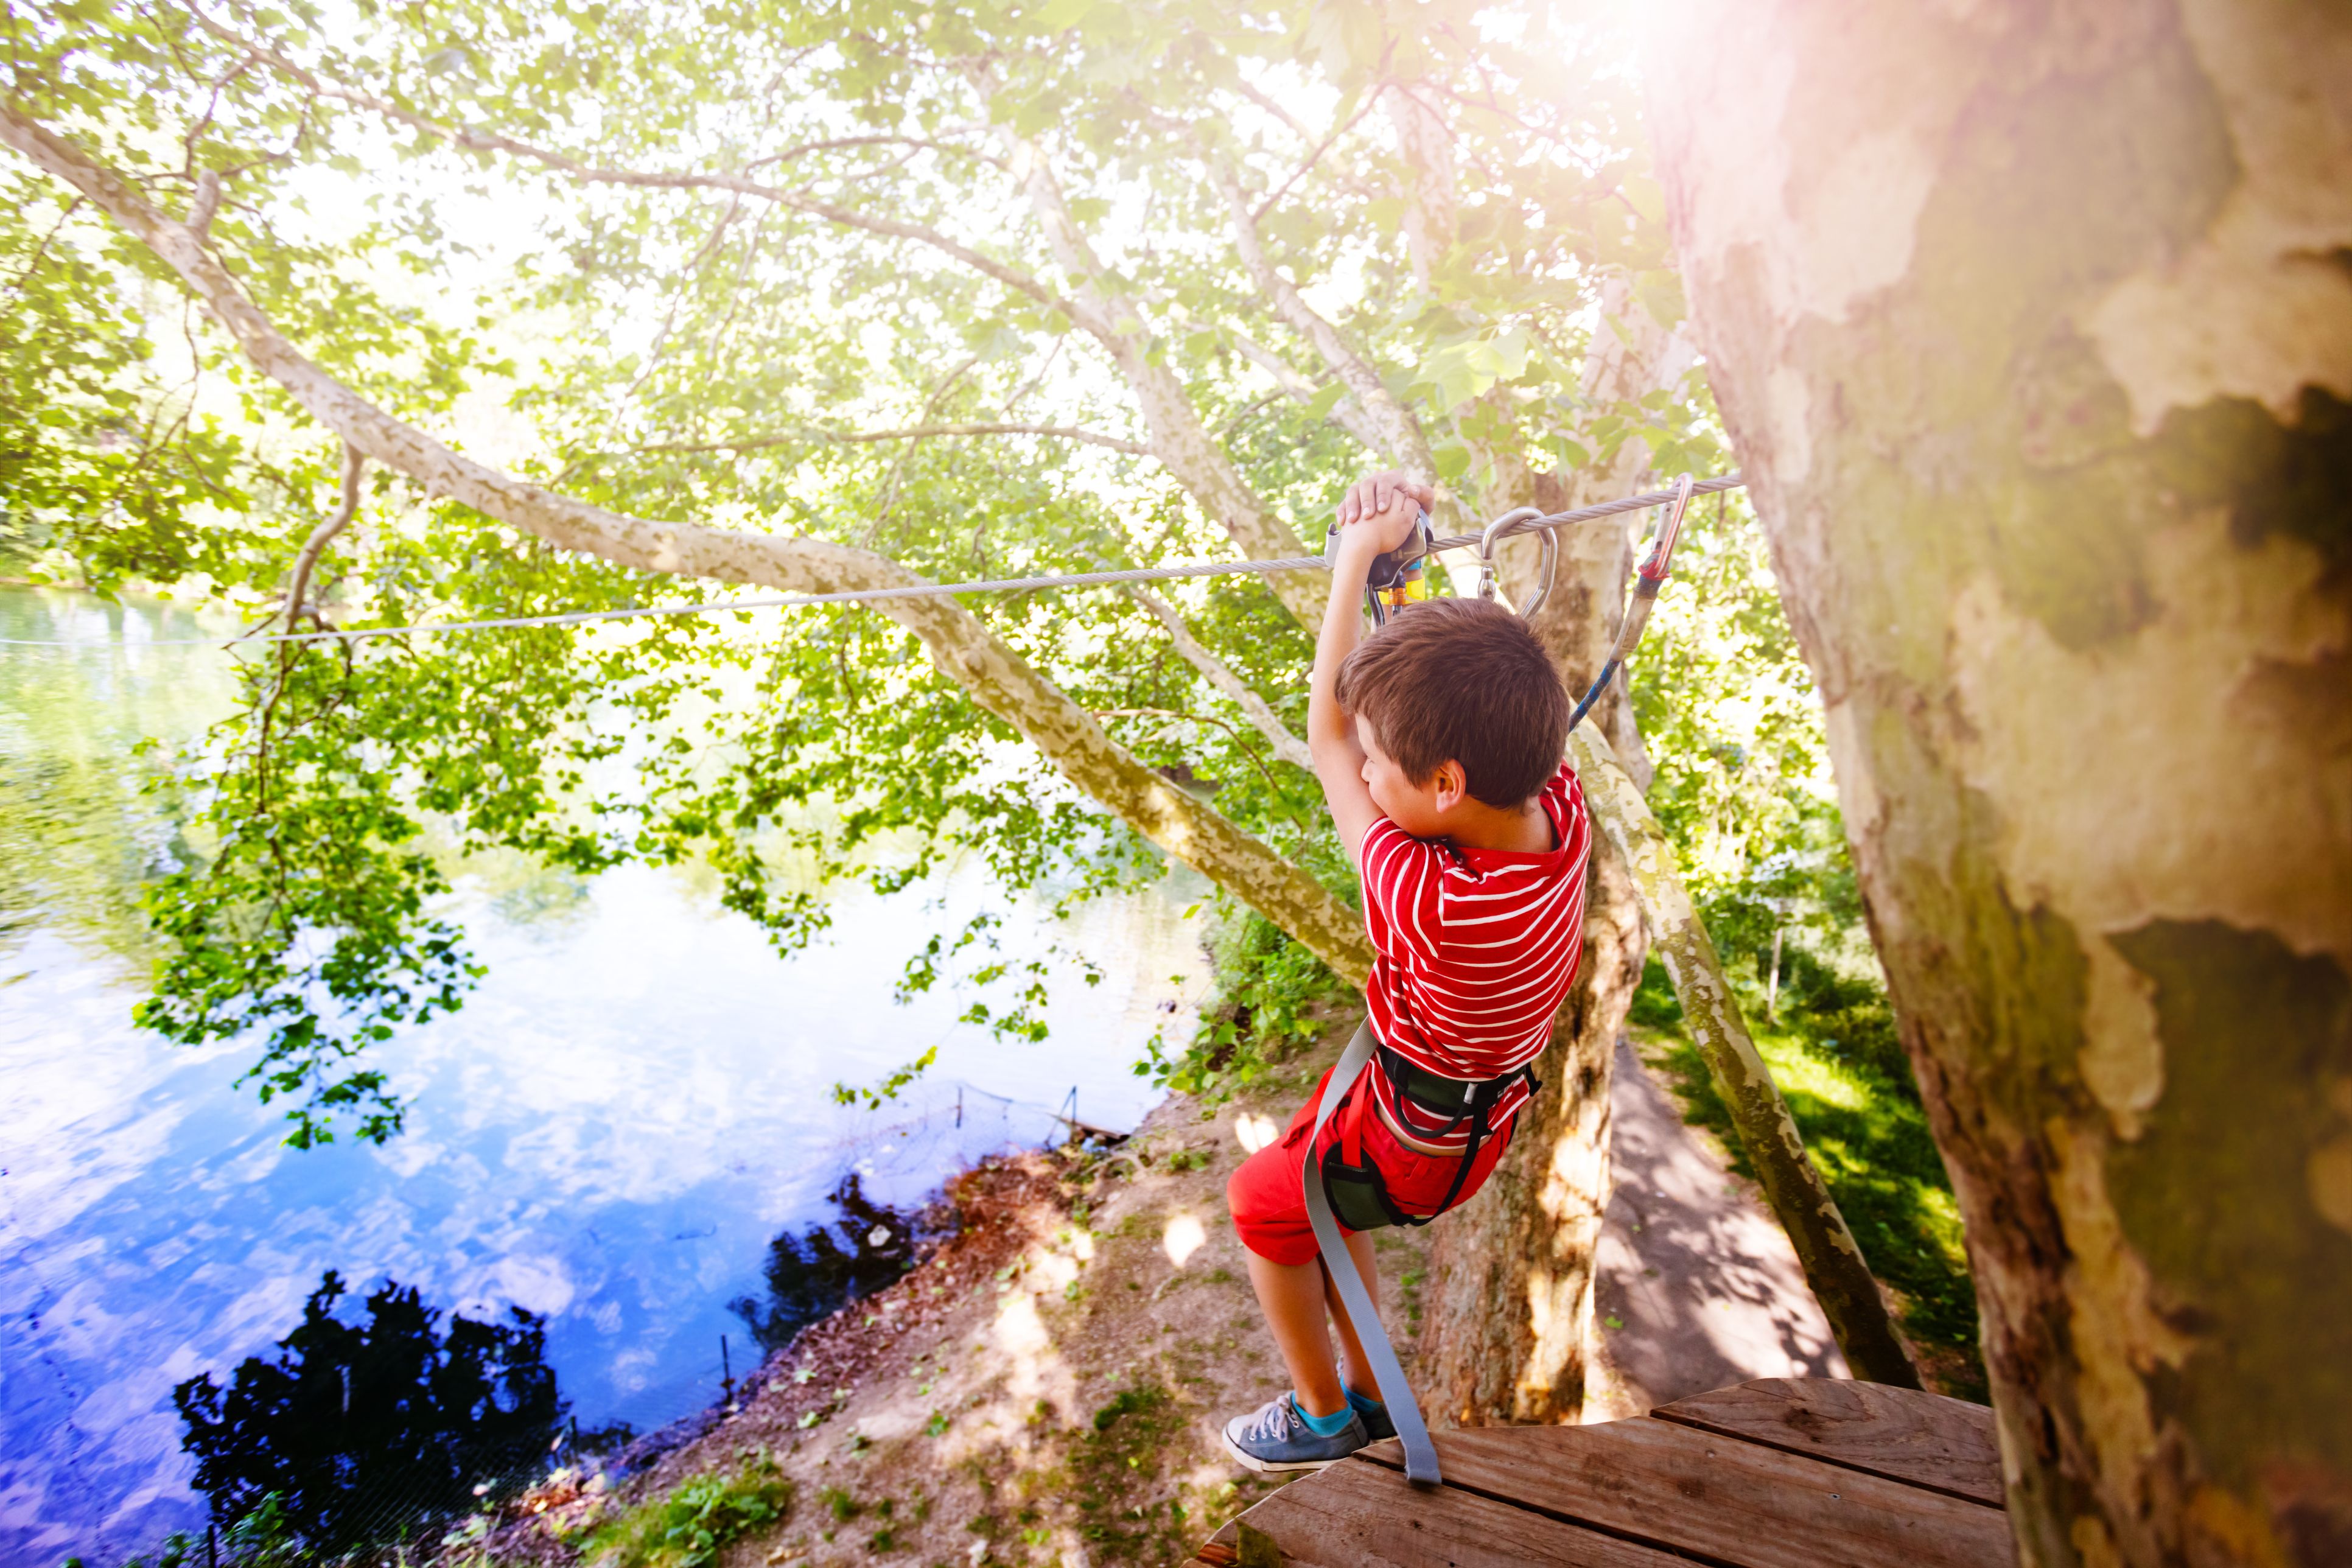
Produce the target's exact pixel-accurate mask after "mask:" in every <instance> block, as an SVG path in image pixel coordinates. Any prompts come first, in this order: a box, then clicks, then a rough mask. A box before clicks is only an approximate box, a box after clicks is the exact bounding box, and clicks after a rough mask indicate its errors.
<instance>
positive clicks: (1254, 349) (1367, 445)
mask: <svg viewBox="0 0 2352 1568" xmlns="http://www.w3.org/2000/svg"><path fill="white" fill-rule="evenodd" d="M1222 330H1223V332H1224V334H1225V336H1227V337H1228V338H1231V339H1232V340H1233V344H1234V347H1235V348H1237V349H1239V350H1241V353H1242V358H1244V359H1245V360H1247V361H1249V362H1250V363H1252V364H1254V365H1255V366H1257V367H1258V369H1260V370H1262V371H1264V372H1265V374H1268V375H1270V376H1272V377H1274V383H1275V384H1276V386H1279V387H1280V388H1282V390H1283V394H1284V395H1286V396H1287V397H1290V398H1291V399H1293V400H1294V401H1297V402H1299V403H1312V402H1314V401H1315V398H1316V395H1317V394H1318V393H1320V392H1321V391H1322V390H1323V389H1322V388H1321V387H1320V386H1318V385H1317V384H1315V383H1314V382H1312V381H1309V380H1308V379H1307V377H1306V375H1305V374H1302V373H1301V372H1300V371H1299V369H1298V367H1297V365H1295V364H1292V363H1290V362H1289V361H1288V360H1286V359H1285V358H1283V357H1282V356H1281V355H1280V354H1278V353H1275V352H1274V351H1273V350H1272V349H1270V348H1268V347H1266V346H1265V344H1264V343H1262V342H1258V341H1257V340H1256V339H1255V338H1254V337H1251V336H1250V335H1249V334H1248V333H1247V332H1244V331H1240V330H1239V329H1238V328H1234V327H1226V328H1223V329H1222ZM1326 417H1328V419H1329V420H1330V421H1331V423H1333V424H1334V425H1337V426H1339V428H1340V429H1342V430H1345V431H1346V432H1347V433H1348V434H1349V435H1350V436H1352V437H1355V438H1356V443H1357V445H1359V446H1360V447H1363V449H1364V450H1365V451H1367V452H1370V454H1371V455H1372V456H1373V457H1375V458H1381V457H1385V456H1386V455H1387V451H1388V448H1387V445H1386V443H1384V442H1383V441H1382V440H1381V429H1380V426H1377V425H1375V424H1373V423H1372V421H1371V418H1370V416H1369V415H1367V414H1366V413H1365V412H1364V405H1362V404H1360V403H1359V402H1357V401H1356V400H1355V398H1353V397H1351V396H1342V397H1341V398H1340V399H1339V402H1337V403H1335V404H1333V405H1331V412H1330V413H1329V415H1328V416H1326Z"/></svg>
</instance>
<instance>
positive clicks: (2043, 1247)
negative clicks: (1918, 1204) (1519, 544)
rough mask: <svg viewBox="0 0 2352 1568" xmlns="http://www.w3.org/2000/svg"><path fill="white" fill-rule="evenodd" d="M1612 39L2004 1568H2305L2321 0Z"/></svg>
mask: <svg viewBox="0 0 2352 1568" xmlns="http://www.w3.org/2000/svg"><path fill="white" fill-rule="evenodd" d="M1657 47H1658V48H1659V51H1660V52H1659V54H1658V56H1657V59H1658V61H1659V68H1658V69H1657V71H1656V72H1655V73H1654V95H1653V96H1654V104H1655V115H1656V128H1657V132H1658V137H1659V142H1660V147H1659V153H1660V163H1661V164H1662V166H1663V168H1664V173H1665V175H1666V181H1667V186H1668V190H1669V194H1670V202H1671V205H1672V212H1673V218H1674V224H1675V237H1676V242H1677V246H1678V247H1679V251H1680V255H1681V258H1682V263H1683V267H1684V270H1685V279H1686V281H1687V283H1688V286H1689V288H1690V291H1691V297H1692V300H1693V304H1694V308H1695V310H1696V321H1697V322H1698V325H1699V329H1700V334H1701V337H1702V339H1703V342H1704V344H1705V347H1706V351H1707V353H1708V355H1709V358H1710V361H1711V364H1712V370H1713V374H1714V377H1715V385H1716V390H1717V395H1718V396H1719V398H1720V400H1721V403H1722V406H1723V410H1724V414H1725V417H1726V418H1727V421H1728V423H1729V426H1730V428H1731V432H1732V435H1733V437H1734V438H1735V440H1736V442H1737V444H1738V448H1739V455H1740V461H1741V466H1742V468H1745V469H1746V471H1747V474H1748V482H1749V485H1750V487H1751V489H1752V490H1753V493H1754V495H1755V497H1756V500H1757V504H1758V510H1759V512H1760V513H1761V515H1762V517H1763V519H1764V521H1765V525H1766V527H1767V529H1768V530H1769V534H1770V537H1771V541H1772V547H1773V557H1774V563H1775V565H1776V568H1777V570H1778V572H1779V574H1780V582H1781V588H1782V593H1783V595H1785V598H1786V602H1787V605H1788V608H1789V611H1790V621H1791V623H1792V624H1793V626H1795V628H1796V631H1797V635H1798V637H1799V638H1800V640H1801V643H1802V645H1803V647H1804V650H1805V655H1806V658H1807V659H1808V661H1809V662H1810V664H1811V667H1812V669H1813V671H1814V674H1815V675H1816V677H1817V678H1818V679H1819V681H1820V684H1821V689H1822V697H1823V700H1824V701H1825V703H1826V704H1827V708H1828V712H1829V731H1830V736H1831V742H1832V751H1833V756H1834V761H1835V763H1836V767H1837V772H1838V779H1839V785H1840V789H1841V791H1842V793H1843V798H1844V802H1845V813H1846V823H1847V827H1848V831H1849V833H1850V835H1851V836H1852V841H1853V850H1854V858H1855V863H1856V866H1857V868H1858V869H1859V871H1860V873H1861V877H1862V882H1863V888H1864V894H1865V897H1866V900H1867V903H1868V908H1869V910H1870V915H1871V921H1872V926H1873V930H1874V933H1875V935H1876V937H1877V940H1878V945H1879V951H1880V953H1881V955H1882V956H1883V958H1884V959H1885V965H1886V970H1887V973H1888V976H1889V980H1890V982H1891V984H1892V987H1893V991H1894V994H1895V1003H1896V1007H1897V1010H1898V1012H1899V1014H1900V1016H1901V1018H1902V1024H1903V1033H1904V1039H1905V1043H1906V1047H1908V1049H1909V1051H1910V1054H1911V1058H1912V1061H1913V1064H1914V1066H1915V1067H1916V1070H1917V1072H1918V1076H1919V1080H1920V1088H1921V1090H1922V1092H1923V1095H1924V1097H1925V1100H1926V1102H1927V1108H1928V1112H1929V1116H1930V1119H1931V1122H1932V1125H1933V1127H1934V1130H1935V1133H1936V1138H1937V1142H1938V1144H1939V1145H1940V1147H1941V1148H1942V1150H1943V1154H1944V1159H1945V1163H1946V1164H1947V1165H1948V1168H1949V1169H1950V1171H1951V1173H1952V1177H1953V1181H1954V1185H1955V1188H1956V1190H1957V1192H1958V1198H1959V1203H1960V1208H1961V1212H1962V1215H1963V1216H1964V1218H1965V1220H1966V1223H1967V1226H1968V1232H1969V1251H1970V1255H1971V1258H1972V1259H1973V1262H1974V1266H1975V1270H1976V1279H1977V1288H1978V1300H1979V1308H1980V1310H1981V1313H1982V1318H1983V1324H1984V1350H1985V1361H1986V1364H1987V1368H1988V1370H1989V1372H1990V1376H1991V1383H1992V1390H1993V1400H1994V1404H1995V1406H1996V1407H1997V1409H1998V1411H1999V1413H2000V1427H2001V1433H2002V1443H2003V1448H2004V1452H2005V1458H2006V1464H2007V1468H2008V1471H2009V1474H2010V1476H2011V1483H2010V1516H2011V1521H2013V1524H2014V1526H2015V1528H2016V1530H2017V1532H2018V1537H2019V1541H2020V1544H2021V1552H2022V1556H2023V1559H2024V1561H2025V1562H2026V1563H2029V1564H2059V1563H2090V1564H2108V1563H2134V1564H2155V1563H2265V1564H2270V1563H2301V1564H2304V1565H2305V1568H2318V1565H2320V1564H2322V1563H2330V1564H2341V1563H2346V1562H2352V1415H2347V1412H2352V528H2347V515H2352V406H2348V404H2352V268H2347V263H2346V258H2347V255H2352V180H2347V177H2346V174H2345V171H2346V170H2347V169H2352V112H2347V103H2352V98H2347V90H2346V84H2347V82H2352V12H2347V11H2346V10H2345V9H2344V8H2343V7H2341V6H2319V5H2288V4H2285V3H2284V0H2249V3H2246V4H2241V5H2222V4H2220V3H2218V0H2189V3H2183V0H2147V3H2144V4H2139V5H2114V6H2094V7H2058V6H2052V7H2030V6H2021V5H2006V6H1992V7H1977V8H1975V9H1950V8H1948V9H1944V10H1935V11H1920V10H1884V11H1871V10H1868V9H1863V10H1855V9H1853V8H1850V7H1849V8H1832V7H1825V6H1817V5H1800V4H1795V3H1794V0H1760V3H1757V4H1737V5H1735V4H1729V3H1727V0H1709V3H1706V4H1698V5H1691V6H1689V7H1687V8H1686V9H1685V12H1684V13H1683V15H1682V19H1681V21H1680V22H1679V23H1678V24H1677V25H1676V26H1674V27H1671V28H1668V29H1664V30H1662V31H1661V33H1660V36H1659V37H1658V40H1657Z"/></svg>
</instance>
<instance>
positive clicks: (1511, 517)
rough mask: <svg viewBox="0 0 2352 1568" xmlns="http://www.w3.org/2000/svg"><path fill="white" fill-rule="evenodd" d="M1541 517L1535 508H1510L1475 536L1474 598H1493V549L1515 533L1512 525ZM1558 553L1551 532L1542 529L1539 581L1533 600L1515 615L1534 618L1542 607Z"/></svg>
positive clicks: (1519, 608)
mask: <svg viewBox="0 0 2352 1568" xmlns="http://www.w3.org/2000/svg"><path fill="white" fill-rule="evenodd" d="M1541 516H1543V512H1542V510H1540V509H1538V508H1536V507H1531V506H1521V507H1513V508H1512V509H1511V510H1508V511H1507V512H1505V513H1504V514H1503V515H1502V516H1500V517H1498V518H1496V520H1495V521H1492V522H1490V523H1488V524H1487V525H1486V531H1485V532H1483V533H1481V534H1480V535H1479V536H1478V596H1479V597H1480V598H1482V599H1491V598H1493V597H1495V585H1496V576H1497V564H1496V560H1495V549H1496V546H1497V545H1499V544H1501V543H1502V542H1503V541H1504V540H1506V539H1508V538H1510V537H1511V536H1512V535H1513V534H1514V533H1516V532H1517V531H1518V530H1517V526H1516V525H1517V524H1519V523H1522V522H1526V521H1529V520H1531V519H1534V518H1538V517H1541ZM1558 561H1559V543H1558V542H1557V541H1555V540H1554V539H1553V538H1552V531H1551V530H1550V529H1549V528H1547V529H1545V530H1544V531H1543V580H1542V582H1541V583H1540V584H1538V585H1537V588H1536V596H1535V597H1534V598H1532V599H1530V600H1528V602H1527V603H1526V604H1524V605H1518V606H1517V614H1518V615H1520V616H1532V615H1534V614H1535V613H1536V611H1537V610H1538V609H1539V608H1540V607H1542V605H1543V602H1544V601H1545V600H1546V599H1548V598H1549V597H1550V596H1551V574H1552V569H1553V567H1554V566H1555V565H1556V564H1557V563H1558Z"/></svg>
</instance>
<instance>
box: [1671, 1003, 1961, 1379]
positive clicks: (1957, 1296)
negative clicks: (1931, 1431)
mask: <svg viewBox="0 0 2352 1568" xmlns="http://www.w3.org/2000/svg"><path fill="white" fill-rule="evenodd" d="M1803 978H1804V979H1805V980H1807V981H1809V982H1811V984H1807V985H1804V986H1798V985H1791V986H1790V988H1788V989H1785V990H1784V991H1783V992H1782V993H1781V1002H1782V1007H1781V1012H1780V1021H1779V1025H1778V1026H1777V1027H1776V1026H1769V1025H1766V1024H1765V1023H1764V1022H1763V1014H1764V1008H1763V1005H1762V1000H1763V999H1762V998H1761V996H1750V995H1744V994H1743V996H1742V997H1741V1006H1742V1011H1743V1012H1744V1013H1745V1014H1746V1015H1747V1016H1748V1029H1749V1031H1750V1033H1752V1034H1753V1035H1754V1037H1755V1039H1756V1048H1757V1049H1758V1051H1759V1052H1760V1053H1761V1054H1762V1056H1763V1058H1764V1061H1765V1065H1766V1066H1768V1067H1769V1068H1771V1069H1772V1077H1773V1079H1774V1081H1776V1082H1777V1083H1778V1084H1779V1085H1780V1093H1781V1096H1782V1098H1784V1099H1785V1100H1787V1101H1788V1102H1789V1113H1790V1115H1791V1116H1793V1117H1794V1118H1795V1119H1796V1122H1797V1130H1798V1131H1799V1132H1801V1133H1802V1134H1803V1135H1804V1140H1805V1148H1806V1150H1807V1151H1808V1152H1810V1153H1811V1155H1812V1158H1813V1163H1814V1164H1815V1165H1816V1166H1817V1167H1819V1168H1820V1170H1821V1173H1822V1180H1823V1181H1824V1182H1826V1183H1827V1184H1829V1189H1830V1195H1831V1196H1832V1197H1833V1198H1835V1199H1836V1200H1837V1205H1838V1208H1839V1210H1840V1211H1841V1212H1843V1214H1844V1215H1845V1222H1846V1225H1847V1226H1848V1228H1850V1229H1851V1230H1852V1231H1853V1237H1854V1240H1855V1241H1856V1242H1857V1243H1859V1244H1860V1245H1861V1247H1862V1251H1863V1257H1864V1260H1865V1261H1867V1262H1868V1263H1869V1265H1870V1269H1871V1272H1872V1273H1873V1274H1874V1275H1876V1276H1877V1277H1878V1279H1880V1280H1882V1281H1883V1282H1885V1284H1888V1285H1891V1286H1893V1287H1894V1288H1895V1290H1896V1291H1897V1292H1898V1293H1899V1295H1900V1297H1901V1300H1902V1307H1903V1312H1902V1322H1903V1331H1904V1332H1905V1333H1906V1335H1908V1336H1909V1337H1910V1339H1911V1341H1912V1342H1913V1344H1914V1346H1915V1348H1916V1350H1917V1351H1918V1352H1919V1353H1920V1356H1921V1359H1922V1360H1923V1361H1925V1362H1926V1363H1927V1365H1925V1366H1924V1367H1923V1368H1922V1371H1923V1372H1925V1373H1927V1376H1928V1379H1929V1381H1930V1382H1931V1383H1935V1384H1940V1385H1941V1386H1942V1389H1943V1392H1945V1393H1947V1394H1955V1395H1958V1396H1959V1397H1961V1398H1965V1399H1975V1400H1979V1401H1981V1400H1983V1399H1984V1398H1985V1374H1984V1363H1983V1361H1982V1359H1981V1358H1980V1356H1979V1352H1978V1347H1977V1306H1976V1288H1975V1285H1974V1283H1973V1282H1972V1280H1971V1279H1970V1278H1969V1262H1968V1251H1967V1248H1966V1247H1965V1246H1964V1245H1963V1243H1962V1239H1961V1231H1960V1215H1959V1207H1958V1204H1957V1203H1956V1202H1955V1201H1954V1199H1953V1196H1952V1187H1951V1183H1950V1181H1949V1180H1948V1179H1947V1177H1946V1176H1945V1173H1944V1163H1943V1159H1942V1157H1941V1156H1940V1155H1939V1154H1937V1152H1936V1142H1935V1139H1934V1138H1933V1137H1932V1136H1931V1135H1930V1134H1929V1132H1928V1131H1927V1113H1926V1111H1925V1110H1922V1108H1921V1107H1920V1104H1919V1098H1918V1091H1917V1089H1916V1086H1915V1085H1914V1084H1913V1082H1912V1080H1911V1076H1910V1069H1909V1066H1908V1064H1907V1063H1906V1062H1905V1061H1904V1059H1903V1058H1902V1056H1901V1052H1900V1048H1899V1047H1897V1046H1895V1037H1894V1024H1893V1020H1892V1018H1891V1016H1887V1015H1886V1013H1885V1003H1884V1000H1883V999H1874V995H1873V994H1871V993H1870V992H1869V991H1868V990H1867V989H1866V988H1864V987H1860V986H1857V985H1856V984H1853V983H1850V982H1849V983H1841V982H1839V981H1838V980H1836V979H1835V977H1823V976H1820V975H1810V974H1809V975H1806V976H1804V977H1803ZM1742 989H1743V991H1744V990H1745V987H1744V986H1743V987H1742ZM1633 1022H1634V1023H1635V1024H1636V1025H1637V1026H1642V1027H1643V1029H1644V1030H1645V1031H1646V1032H1647V1033H1648V1035H1649V1037H1650V1039H1649V1044H1650V1045H1651V1047H1652V1050H1651V1058H1652V1060H1653V1061H1654V1063H1655V1064H1656V1065H1657V1066H1659V1067H1661V1068H1664V1071H1665V1074H1666V1077H1667V1079H1668V1080H1669V1081H1670V1083H1671V1084H1672V1086H1673V1088H1674V1089H1675V1095H1676V1097H1677V1098H1678V1099H1679V1100H1681V1101H1682V1106H1683V1114H1684V1116H1685V1119H1686V1120H1688V1121H1692V1122H1695V1123H1696V1124H1698V1125H1700V1126H1703V1127H1706V1128H1707V1129H1708V1130H1709V1131H1713V1132H1714V1133H1715V1134H1716V1135H1717V1137H1719V1138H1720V1139H1722V1141H1723V1143H1724V1146H1725V1147H1726V1148H1727V1149H1729V1150H1730V1151H1731V1152H1732V1156H1733V1165H1734V1168H1735V1169H1736V1170H1738V1172H1739V1173H1740V1174H1741V1175H1744V1176H1753V1174H1754V1173H1753V1172H1752V1171H1751V1170H1750V1169H1749V1167H1748V1158H1747V1154H1746V1152H1744V1151H1742V1150H1741V1149H1740V1147H1739V1143H1738V1135H1737V1134H1736V1133H1735V1132H1734V1131H1733V1130H1732V1126H1731V1117H1730V1114H1729V1112H1728V1111H1727V1110H1726V1109H1725V1107H1724V1104H1723V1101H1722V1100H1720V1099H1719V1098H1717V1095H1716V1092H1715V1086H1714V1083H1713V1082H1712V1081H1711V1080H1710V1079H1709V1078H1708V1076H1707V1070H1706V1061H1705V1059H1704V1058H1701V1057H1700V1055H1699V1052H1698V1047H1696V1045H1694V1044H1692V1042H1691V1040H1690V1038H1689V1037H1688V1036H1686V1035H1685V1034H1684V1033H1683V1032H1682V1030H1681V1022H1682V1009H1681V1007H1680V1006H1679V1005H1677V1004H1676V1003H1675V997H1674V991H1673V987H1672V985H1671V984H1670V983H1669V982H1668V980H1667V978H1666V973H1665V970H1664V967H1663V966H1662V965H1661V964H1660V963H1658V961H1657V960H1656V959H1654V958H1653V959H1652V960H1651V961H1650V963H1649V965H1648V967H1647V968H1646V969H1645V970H1644V971H1643V976H1642V985H1641V989H1640V990H1639V991H1638V992H1636V993H1635V996H1634V1006H1633Z"/></svg>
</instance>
